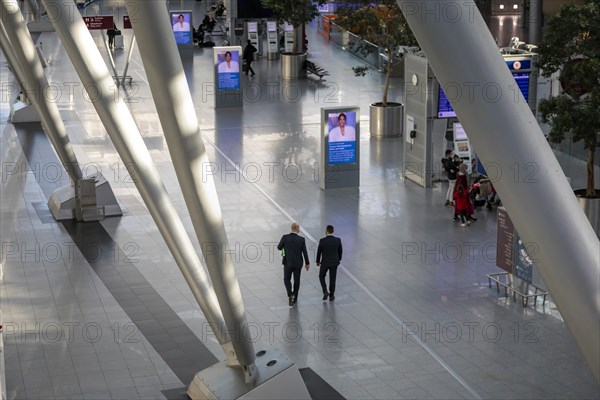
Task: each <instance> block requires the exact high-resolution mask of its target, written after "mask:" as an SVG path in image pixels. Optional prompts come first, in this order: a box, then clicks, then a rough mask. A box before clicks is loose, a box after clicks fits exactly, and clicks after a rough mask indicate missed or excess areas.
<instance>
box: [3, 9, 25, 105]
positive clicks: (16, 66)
mask: <svg viewBox="0 0 600 400" xmlns="http://www.w3.org/2000/svg"><path fill="white" fill-rule="evenodd" d="M0 46H1V47H2V51H4V55H5V56H6V60H7V61H8V64H9V65H10V67H11V68H12V71H13V74H14V76H15V80H16V81H17V84H18V85H19V89H23V87H24V86H23V79H22V74H23V72H21V70H22V69H23V67H20V63H19V60H18V58H17V55H16V54H15V51H14V50H13V46H12V44H11V43H10V40H9V39H8V33H6V29H5V27H4V24H3V23H2V20H0ZM11 101H12V100H11Z"/></svg>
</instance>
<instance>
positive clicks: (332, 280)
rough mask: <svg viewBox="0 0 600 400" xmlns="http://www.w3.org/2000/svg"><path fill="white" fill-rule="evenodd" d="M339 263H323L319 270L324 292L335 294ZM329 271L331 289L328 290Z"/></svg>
mask: <svg viewBox="0 0 600 400" xmlns="http://www.w3.org/2000/svg"><path fill="white" fill-rule="evenodd" d="M337 269H338V266H337V265H328V266H326V265H323V264H321V269H320V270H319V281H320V282H321V288H322V289H323V293H328V292H329V294H330V295H331V296H333V294H334V293H335V279H336V278H337ZM328 271H329V291H328V290H327V285H326V284H325V275H327V272H328Z"/></svg>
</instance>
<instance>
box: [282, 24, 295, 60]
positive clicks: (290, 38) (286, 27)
mask: <svg viewBox="0 0 600 400" xmlns="http://www.w3.org/2000/svg"><path fill="white" fill-rule="evenodd" d="M283 32H284V46H285V49H284V51H285V52H286V53H292V52H293V51H294V39H295V38H294V26H293V25H291V24H288V23H287V22H285V23H284V24H283Z"/></svg>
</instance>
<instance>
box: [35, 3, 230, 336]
mask: <svg viewBox="0 0 600 400" xmlns="http://www.w3.org/2000/svg"><path fill="white" fill-rule="evenodd" d="M42 3H43V5H44V7H45V8H46V10H47V11H48V14H49V17H50V19H51V21H52V24H53V25H54V28H55V29H56V32H57V33H58V36H59V37H60V40H61V41H62V43H63V45H64V47H65V49H66V50H67V53H68V55H69V58H70V59H71V61H72V62H73V65H74V66H75V69H76V71H77V74H78V75H79V78H80V79H81V82H82V83H83V85H84V87H92V88H94V90H95V91H97V93H93V95H91V97H92V98H95V99H96V100H95V101H94V102H93V104H94V107H95V108H96V111H97V112H98V115H99V116H100V119H101V120H102V123H103V124H104V127H105V128H106V131H107V132H108V135H109V136H110V138H111V140H112V142H113V144H114V146H115V148H116V150H117V152H118V153H119V155H120V156H121V159H122V160H123V162H124V163H125V165H126V166H127V169H128V171H129V173H130V174H131V176H132V177H134V179H133V181H134V183H135V185H136V187H137V189H138V190H139V192H140V195H141V196H142V198H143V200H144V203H145V204H146V206H147V207H148V210H149V211H150V215H152V218H153V219H154V222H155V223H156V225H157V226H158V229H159V231H160V233H161V235H162V237H163V239H164V240H165V242H166V244H167V246H168V247H169V250H170V251H171V254H172V255H173V257H174V259H175V261H176V262H177V265H178V266H179V269H180V270H181V272H182V274H183V276H184V278H185V279H186V281H187V282H188V285H189V286H190V289H191V290H192V293H193V294H194V297H195V298H196V300H197V301H198V304H199V305H200V308H201V309H202V311H203V312H204V316H205V317H206V319H207V320H208V322H209V323H210V324H211V327H213V329H214V333H215V336H216V337H217V340H218V341H219V343H227V342H229V341H230V339H229V335H228V333H227V331H226V330H225V322H224V320H223V315H222V314H221V310H220V309H219V305H218V302H217V297H216V295H215V292H214V290H213V289H212V287H211V285H210V282H209V281H208V277H207V275H206V272H205V271H204V269H203V267H202V265H201V264H200V260H199V258H198V256H197V254H196V250H195V249H194V246H193V245H192V242H191V241H190V238H189V236H188V234H187V232H186V230H185V227H184V226H183V223H182V222H181V219H180V217H179V215H178V214H177V210H176V209H175V206H174V205H173V203H172V202H171V199H170V198H169V195H168V193H167V191H166V189H165V187H164V184H163V182H162V180H161V178H160V175H159V173H158V171H157V169H156V167H155V166H154V162H153V161H152V158H151V156H150V152H149V151H148V148H147V147H146V144H145V143H144V141H143V139H142V136H141V134H140V132H139V130H138V127H137V126H136V124H135V121H134V120H133V117H132V116H131V113H130V111H129V109H128V108H127V105H126V104H125V103H124V102H123V101H115V100H114V82H113V78H112V77H111V75H110V73H109V72H108V69H107V68H106V64H105V63H104V60H103V59H102V56H101V55H100V52H99V51H98V48H97V47H96V43H95V42H94V39H93V38H92V36H91V34H90V32H89V31H88V29H87V28H86V26H85V24H84V23H83V19H82V18H81V15H80V14H79V11H78V10H77V9H76V6H75V3H74V2H73V1H71V0H42ZM64 16H72V18H64ZM166 20H167V21H168V18H166Z"/></svg>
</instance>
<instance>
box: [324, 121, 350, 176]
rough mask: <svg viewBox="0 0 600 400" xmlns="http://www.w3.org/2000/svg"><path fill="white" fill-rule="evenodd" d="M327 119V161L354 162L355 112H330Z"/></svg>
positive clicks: (337, 162) (333, 162)
mask: <svg viewBox="0 0 600 400" xmlns="http://www.w3.org/2000/svg"><path fill="white" fill-rule="evenodd" d="M327 120H328V134H327V143H328V157H327V162H328V163H329V164H347V163H356V112H345V113H344V112H342V113H330V114H328V116H327Z"/></svg>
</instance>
